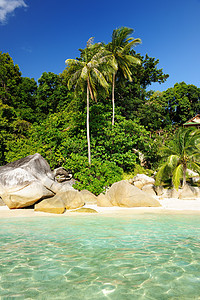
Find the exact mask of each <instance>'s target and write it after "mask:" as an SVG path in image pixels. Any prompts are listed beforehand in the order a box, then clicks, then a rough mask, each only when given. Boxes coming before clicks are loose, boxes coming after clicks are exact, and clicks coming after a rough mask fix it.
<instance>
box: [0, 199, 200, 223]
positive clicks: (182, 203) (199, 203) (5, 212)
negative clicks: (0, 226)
mask: <svg viewBox="0 0 200 300" xmlns="http://www.w3.org/2000/svg"><path fill="white" fill-rule="evenodd" d="M157 200H158V201H159V202H160V204H161V207H134V208H126V207H117V206H113V207H99V206H97V205H95V204H87V205H85V206H84V207H86V208H92V209H95V210H96V211H97V212H98V214H97V215H105V216H113V217H114V216H118V217H119V216H125V215H133V214H146V213H153V214H155V213H156V214H199V215H200V198H197V199H195V200H179V199H176V198H165V199H162V200H160V199H159V197H158V198H157ZM83 214H84V215H86V214H88V213H79V212H75V210H67V211H66V212H65V213H64V214H61V215H60V214H51V213H44V212H35V211H34V209H26V208H23V209H9V208H8V207H7V206H0V218H12V217H29V218H30V217H41V216H57V217H67V216H77V215H83ZM95 215H96V214H95Z"/></svg>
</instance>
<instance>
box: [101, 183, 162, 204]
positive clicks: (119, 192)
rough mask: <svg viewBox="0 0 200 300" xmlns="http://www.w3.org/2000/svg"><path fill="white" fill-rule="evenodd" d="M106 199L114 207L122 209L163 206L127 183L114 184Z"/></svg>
mask: <svg viewBox="0 0 200 300" xmlns="http://www.w3.org/2000/svg"><path fill="white" fill-rule="evenodd" d="M105 196H106V198H107V199H108V200H109V201H110V202H111V204H112V205H113V206H122V207H159V206H161V204H160V203H159V202H158V201H157V200H156V199H154V198H153V197H151V196H149V195H147V194H146V193H145V192H143V191H141V190H140V189H139V188H137V187H135V186H133V185H131V184H130V183H128V182H127V181H123V180H122V181H119V182H116V183H114V184H113V185H112V186H111V188H110V189H109V190H108V191H107V192H106V195H105Z"/></svg>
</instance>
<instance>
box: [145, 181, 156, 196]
mask: <svg viewBox="0 0 200 300" xmlns="http://www.w3.org/2000/svg"><path fill="white" fill-rule="evenodd" d="M142 191H143V192H145V193H146V194H148V195H150V196H156V192H155V190H154V185H153V184H146V185H144V186H143V187H142Z"/></svg>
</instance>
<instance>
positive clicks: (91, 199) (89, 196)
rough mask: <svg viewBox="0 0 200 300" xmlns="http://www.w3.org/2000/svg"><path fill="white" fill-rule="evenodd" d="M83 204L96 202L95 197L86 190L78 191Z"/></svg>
mask: <svg viewBox="0 0 200 300" xmlns="http://www.w3.org/2000/svg"><path fill="white" fill-rule="evenodd" d="M80 194H81V196H82V198H83V200H84V202H85V204H97V197H96V196H95V195H94V194H93V193H91V192H90V191H88V190H82V191H80Z"/></svg>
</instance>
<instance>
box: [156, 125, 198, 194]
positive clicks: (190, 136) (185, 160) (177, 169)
mask: <svg viewBox="0 0 200 300" xmlns="http://www.w3.org/2000/svg"><path fill="white" fill-rule="evenodd" d="M161 151H162V153H163V157H164V158H165V163H164V164H163V165H162V166H161V168H160V169H159V171H158V173H157V175H156V183H157V184H160V183H161V181H162V179H163V178H164V177H167V176H170V177H172V184H173V186H174V187H175V188H176V189H178V187H179V186H180V180H181V179H183V181H182V187H184V186H185V184H186V172H187V168H190V169H192V170H193V171H196V172H198V173H200V131H199V130H195V129H194V128H193V129H191V128H189V129H188V128H179V130H178V131H177V132H176V134H175V137H174V139H173V140H172V141H171V144H169V146H165V147H163V149H162V150H161Z"/></svg>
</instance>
